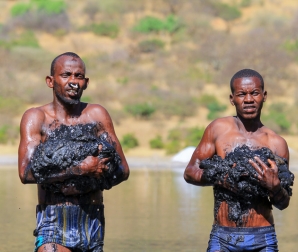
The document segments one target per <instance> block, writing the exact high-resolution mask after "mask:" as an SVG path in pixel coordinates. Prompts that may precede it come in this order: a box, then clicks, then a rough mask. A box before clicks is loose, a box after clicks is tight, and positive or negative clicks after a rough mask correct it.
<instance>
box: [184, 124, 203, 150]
mask: <svg viewBox="0 0 298 252" xmlns="http://www.w3.org/2000/svg"><path fill="white" fill-rule="evenodd" d="M203 134H204V128H199V127H194V128H190V129H188V130H187V135H186V138H185V146H186V147H187V146H197V145H198V144H199V142H200V140H201V139H202V136H203Z"/></svg>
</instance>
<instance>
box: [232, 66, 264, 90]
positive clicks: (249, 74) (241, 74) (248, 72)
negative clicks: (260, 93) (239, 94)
mask: <svg viewBox="0 0 298 252" xmlns="http://www.w3.org/2000/svg"><path fill="white" fill-rule="evenodd" d="M245 77H257V78H259V79H260V82H261V85H262V90H264V80H263V77H262V75H260V74H259V73H258V72H257V71H255V70H252V69H242V70H240V71H238V72H237V73H235V74H234V76H233V77H232V79H231V81H230V88H231V92H232V93H234V81H235V79H238V78H245Z"/></svg>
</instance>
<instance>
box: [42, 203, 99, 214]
mask: <svg viewBox="0 0 298 252" xmlns="http://www.w3.org/2000/svg"><path fill="white" fill-rule="evenodd" d="M59 208H69V209H81V210H83V211H85V212H87V213H89V212H93V211H99V210H103V209H104V204H98V205H95V204H90V205H84V204H81V205H74V204H61V205H60V204H59V205H45V204H41V205H36V213H37V212H42V211H45V210H46V209H59Z"/></svg>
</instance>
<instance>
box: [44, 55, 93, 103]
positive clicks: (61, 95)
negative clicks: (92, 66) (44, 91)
mask: <svg viewBox="0 0 298 252" xmlns="http://www.w3.org/2000/svg"><path fill="white" fill-rule="evenodd" d="M88 81H89V79H88V78H85V64H84V62H83V61H82V59H81V58H80V57H79V56H78V55H77V54H75V53H73V52H66V53H63V54H60V55H58V56H57V57H56V58H55V59H54V60H53V61H52V64H51V75H50V76H47V77H46V83H47V85H48V86H49V87H50V88H53V91H54V96H55V97H56V98H57V99H58V100H59V101H60V102H61V103H63V104H65V105H75V104H78V103H79V102H80V98H81V96H82V93H83V90H85V89H86V88H87V85H88Z"/></svg>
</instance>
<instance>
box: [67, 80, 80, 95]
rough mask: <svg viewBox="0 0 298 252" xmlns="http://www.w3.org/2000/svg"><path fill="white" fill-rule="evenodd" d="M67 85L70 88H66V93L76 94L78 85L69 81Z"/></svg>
mask: <svg viewBox="0 0 298 252" xmlns="http://www.w3.org/2000/svg"><path fill="white" fill-rule="evenodd" d="M69 86H70V87H71V89H68V90H67V93H68V94H69V95H70V96H77V95H78V91H79V85H78V84H74V83H69Z"/></svg>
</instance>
